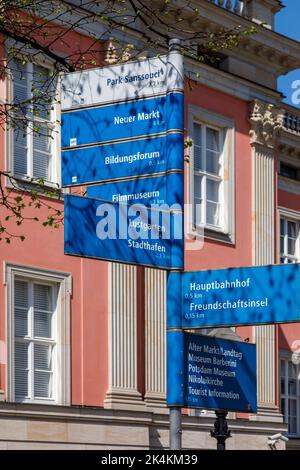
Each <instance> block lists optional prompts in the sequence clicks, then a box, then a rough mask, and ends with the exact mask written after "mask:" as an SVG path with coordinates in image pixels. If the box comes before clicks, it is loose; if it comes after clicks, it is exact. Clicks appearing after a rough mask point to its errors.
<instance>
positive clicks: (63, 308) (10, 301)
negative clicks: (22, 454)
mask: <svg viewBox="0 0 300 470" xmlns="http://www.w3.org/2000/svg"><path fill="white" fill-rule="evenodd" d="M4 270H5V285H6V294H7V295H6V312H7V322H6V324H7V332H6V335H7V336H6V343H7V358H8V359H7V374H6V375H7V382H6V383H7V393H6V395H7V399H8V400H9V401H12V402H14V401H17V400H16V399H15V391H14V343H15V334H14V285H15V281H16V280H24V281H28V282H36V283H41V284H43V283H44V284H47V285H51V286H56V288H57V289H58V291H57V308H56V315H57V317H56V328H57V330H56V333H57V335H56V346H55V348H56V355H57V356H56V359H57V360H56V383H55V389H56V390H55V393H54V397H53V399H52V398H51V399H28V400H22V403H26V402H27V403H43V404H56V405H70V400H71V385H70V384H71V381H70V367H71V366H70V296H71V295H72V277H71V274H70V273H63V272H60V271H50V270H47V269H39V268H34V267H28V266H23V265H16V264H10V263H5V264H4Z"/></svg>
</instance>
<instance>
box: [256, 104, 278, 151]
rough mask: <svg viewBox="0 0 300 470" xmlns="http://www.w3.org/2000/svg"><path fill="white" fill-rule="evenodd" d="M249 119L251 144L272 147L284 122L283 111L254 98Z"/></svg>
mask: <svg viewBox="0 0 300 470" xmlns="http://www.w3.org/2000/svg"><path fill="white" fill-rule="evenodd" d="M249 120H250V124H251V128H250V143H251V145H262V146H264V147H268V148H270V149H274V148H275V144H276V138H277V136H278V134H279V131H280V130H281V129H282V126H283V123H284V111H283V110H282V109H281V108H277V107H276V106H274V105H272V104H269V103H264V102H262V101H259V100H254V101H252V103H251V110H250V118H249Z"/></svg>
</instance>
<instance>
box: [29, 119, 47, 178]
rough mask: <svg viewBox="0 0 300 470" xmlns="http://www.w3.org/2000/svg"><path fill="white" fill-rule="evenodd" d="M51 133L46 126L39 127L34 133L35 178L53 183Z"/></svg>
mask: <svg viewBox="0 0 300 470" xmlns="http://www.w3.org/2000/svg"><path fill="white" fill-rule="evenodd" d="M50 167H51V131H50V129H49V128H47V126H45V125H39V126H38V131H37V132H34V133H33V176H34V177H35V178H42V179H43V180H45V181H51V177H52V175H51V171H50Z"/></svg>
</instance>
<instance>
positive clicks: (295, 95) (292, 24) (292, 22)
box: [275, 0, 300, 109]
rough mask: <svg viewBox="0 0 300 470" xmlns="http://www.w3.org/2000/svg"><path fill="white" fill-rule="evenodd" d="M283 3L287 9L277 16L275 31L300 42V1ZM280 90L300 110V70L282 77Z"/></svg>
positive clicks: (285, 1) (287, 100)
mask: <svg viewBox="0 0 300 470" xmlns="http://www.w3.org/2000/svg"><path fill="white" fill-rule="evenodd" d="M282 3H283V4H284V5H285V8H283V9H282V10H281V12H279V13H277V14H276V15H275V31H277V32H278V33H281V34H283V35H284V36H288V37H290V38H292V39H296V40H297V41H300V0H283V1H282ZM299 48H300V45H299ZM297 80H298V81H299V82H298V83H297ZM293 86H294V88H293ZM278 89H279V91H281V92H282V93H284V95H286V98H285V100H284V101H285V102H286V103H289V104H291V105H292V106H295V107H297V108H299V109H300V69H298V70H294V71H293V72H290V73H289V74H287V75H284V76H283V77H280V78H279V80H278Z"/></svg>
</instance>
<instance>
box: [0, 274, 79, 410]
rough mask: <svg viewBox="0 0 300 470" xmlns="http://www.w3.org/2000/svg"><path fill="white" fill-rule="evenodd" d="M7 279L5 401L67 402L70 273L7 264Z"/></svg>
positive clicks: (68, 382)
mask: <svg viewBox="0 0 300 470" xmlns="http://www.w3.org/2000/svg"><path fill="white" fill-rule="evenodd" d="M6 277H7V288H8V322H7V323H8V339H9V341H8V343H9V344H8V357H9V367H8V385H9V390H8V396H9V399H10V400H12V401H18V402H23V403H32V402H37V403H48V404H50V403H52V404H68V402H69V396H70V390H69V387H70V380H69V368H70V365H69V359H70V358H69V343H70V342H69V335H70V331H69V313H70V312H69V295H70V276H69V275H65V276H62V275H61V273H60V274H59V276H57V275H56V274H55V273H51V272H50V273H48V272H43V271H41V272H39V271H36V270H33V269H32V268H28V269H25V268H19V267H15V266H13V267H10V266H9V267H7V268H6ZM68 294H69V295H68Z"/></svg>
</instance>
